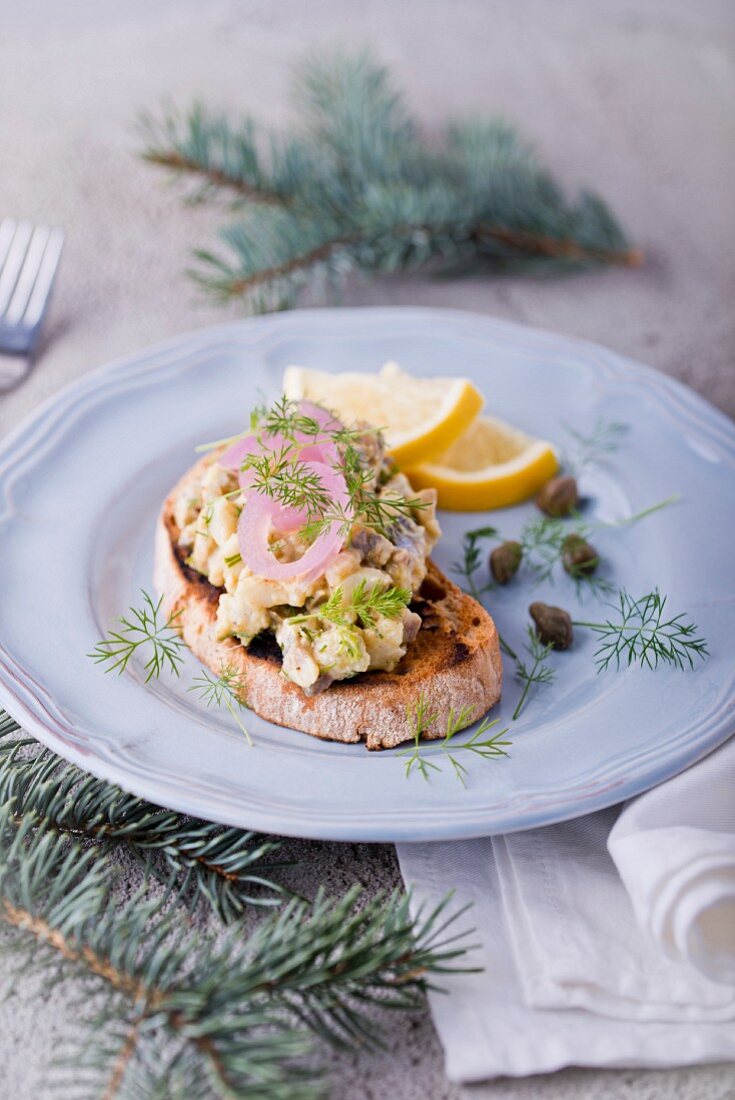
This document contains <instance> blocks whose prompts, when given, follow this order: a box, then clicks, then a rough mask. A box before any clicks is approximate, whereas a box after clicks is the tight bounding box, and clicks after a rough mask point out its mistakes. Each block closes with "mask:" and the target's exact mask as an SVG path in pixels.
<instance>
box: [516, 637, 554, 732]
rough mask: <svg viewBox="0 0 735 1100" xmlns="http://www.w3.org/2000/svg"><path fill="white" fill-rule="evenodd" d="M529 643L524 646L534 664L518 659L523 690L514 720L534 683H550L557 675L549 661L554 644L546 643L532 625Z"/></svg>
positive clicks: (517, 672)
mask: <svg viewBox="0 0 735 1100" xmlns="http://www.w3.org/2000/svg"><path fill="white" fill-rule="evenodd" d="M528 638H529V641H528V644H527V645H526V646H525V647H524V648H525V649H526V652H527V653H528V654H529V656H530V658H531V661H532V664H531V665H530V666H529V665H527V664H526V662H525V661H522V660H521V659H520V657H518V658H517V659H516V679H517V680H520V681H521V683H522V684H523V691H522V692H521V697H520V699H519V700H518V704H517V706H516V709H515V710H514V711H513V721H514V722H515V720H516V719H517V718H518V717H519V716H520V713H521V711H522V710H523V707H524V706H525V703H526V700H527V698H528V693H529V691H530V690H531V687H532V686H533V685H534V684H550V683H551V681H552V680H553V679H554V677H555V675H556V671H555V669H553V668H552V667H551V665H549V664H548V663H547V658H548V656H549V654H550V653H551V651H552V649H553V648H554V647H553V646H552V645H544V644H543V643H542V642H541V641H539V638H538V637H537V635H536V632H535V631H534V630H533V628H532V627H530V626H529V627H528Z"/></svg>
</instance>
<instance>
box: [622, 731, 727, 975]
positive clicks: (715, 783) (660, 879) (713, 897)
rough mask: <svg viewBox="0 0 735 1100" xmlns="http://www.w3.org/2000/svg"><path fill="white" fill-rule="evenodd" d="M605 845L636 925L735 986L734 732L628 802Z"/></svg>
mask: <svg viewBox="0 0 735 1100" xmlns="http://www.w3.org/2000/svg"><path fill="white" fill-rule="evenodd" d="M608 849H609V851H610V855H611V856H612V858H613V860H614V861H615V865H616V866H617V869H618V872H619V874H620V877H621V879H622V880H623V884H624V885H625V888H626V890H627V891H628V894H629V895H630V899H631V901H632V903H633V909H634V911H635V916H636V920H637V921H638V924H639V925H640V927H641V928H642V929H643V930H644V931H645V932H646V933H647V934H648V935H649V936H650V937H652V938H653V939H654V940H656V941H657V942H658V943H659V944H660V945H661V947H662V948H663V950H664V951H665V952H666V953H667V955H669V956H670V957H671V958H673V959H678V960H680V961H684V962H688V963H691V964H692V965H693V966H695V967H697V969H698V970H700V971H701V972H702V973H703V974H706V975H707V977H709V978H712V979H713V980H714V981H719V982H728V983H730V984H731V985H735V738H733V739H732V740H731V741H729V742H728V743H727V744H726V745H723V746H722V748H721V749H718V750H717V752H713V753H712V754H711V755H710V756H708V757H706V758H705V759H704V760H702V761H700V763H699V764H697V765H696V767H694V768H690V769H689V770H688V771H685V772H682V774H681V775H678V776H676V777H675V778H674V779H671V780H669V782H668V783H662V784H661V786H660V787H656V788H654V790H652V791H649V792H648V793H647V794H645V795H643V796H642V797H641V798H637V799H635V800H634V801H632V802H630V803H629V804H628V805H627V806H626V807H625V808H624V809H623V812H622V813H621V815H620V817H619V819H618V821H617V824H616V825H615V826H614V828H613V829H612V832H611V833H610V838H609V840H608Z"/></svg>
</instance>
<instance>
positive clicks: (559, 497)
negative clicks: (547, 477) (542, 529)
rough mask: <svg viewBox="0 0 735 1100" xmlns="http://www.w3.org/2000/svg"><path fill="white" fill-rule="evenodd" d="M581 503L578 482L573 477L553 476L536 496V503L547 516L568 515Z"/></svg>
mask: <svg viewBox="0 0 735 1100" xmlns="http://www.w3.org/2000/svg"><path fill="white" fill-rule="evenodd" d="M578 503H579V492H578V490H577V482H576V481H575V479H574V478H573V477H569V476H568V475H562V476H560V477H552V479H551V481H547V482H546V484H545V485H544V487H543V489H542V490H541V492H540V493H539V495H538V496H537V497H536V504H537V505H538V507H539V508H540V509H541V511H542V512H546V515H547V516H554V517H557V518H558V517H559V516H568V515H569V514H570V513H571V512H573V511H574V509H575V508H576V507H577V504H578Z"/></svg>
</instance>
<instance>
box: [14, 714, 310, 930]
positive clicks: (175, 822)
mask: <svg viewBox="0 0 735 1100" xmlns="http://www.w3.org/2000/svg"><path fill="white" fill-rule="evenodd" d="M19 732H20V731H19V728H18V726H17V724H16V723H15V722H14V721H13V720H12V719H11V718H10V717H9V716H8V715H5V714H4V713H3V712H0V804H3V803H6V802H9V801H12V803H13V814H12V819H13V820H14V821H15V822H16V823H17V824H18V825H20V824H21V823H22V822H23V821H24V820H25V819H26V818H29V819H31V820H33V821H34V822H37V823H38V824H43V825H45V827H46V828H48V829H49V830H51V831H54V832H56V833H58V834H59V835H61V836H64V837H67V838H72V839H80V840H86V841H93V842H95V843H96V844H97V845H98V846H102V847H103V848H107V849H112V848H115V847H119V848H125V849H126V850H127V851H128V852H130V854H131V855H133V856H134V857H135V858H136V859H138V860H139V861H140V862H141V863H144V864H145V865H146V866H148V867H150V869H151V870H152V871H153V872H154V873H156V874H157V876H158V877H159V878H161V879H162V880H164V881H167V882H170V883H171V884H172V885H174V884H175V885H176V887H177V888H178V889H179V890H181V891H183V892H184V894H185V895H186V896H187V897H189V898H190V899H191V901H192V902H193V901H194V900H195V899H196V898H203V899H204V900H205V901H206V902H207V903H208V904H209V905H210V906H211V908H212V909H213V910H214V911H215V912H216V913H217V915H218V916H219V917H220V918H221V919H222V920H223V921H225V922H228V923H229V922H231V921H234V920H236V919H237V918H239V917H240V916H241V915H242V913H243V912H244V910H245V909H246V908H247V906H249V905H254V906H273V905H278V904H280V903H281V902H282V901H283V900H284V898H285V897H287V896H288V894H289V891H288V890H287V889H286V887H285V886H283V885H282V884H281V883H279V882H277V881H274V880H273V879H271V878H269V877H268V876H269V874H270V873H271V872H273V871H275V870H281V869H285V868H288V867H289V866H291V863H290V862H289V861H285V860H278V859H274V858H273V857H274V855H275V853H276V852H277V851H278V850H279V848H280V842H279V841H277V840H272V839H270V838H267V837H262V836H259V835H258V834H256V833H252V832H244V831H242V830H240V829H234V828H223V827H221V826H219V825H214V824H212V823H211V822H205V821H196V820H192V819H189V818H187V817H185V816H184V815H182V814H178V813H175V812H173V811H171V810H162V809H160V808H159V807H157V806H154V805H153V804H152V803H150V802H146V801H144V800H143V799H140V798H136V797H135V796H134V795H129V794H126V793H125V792H124V791H122V790H120V788H119V787H116V786H113V785H111V784H108V783H105V782H103V781H102V780H100V779H95V778H94V777H93V776H89V775H85V774H84V773H82V772H80V771H79V770H78V769H77V768H75V767H74V766H73V765H72V764H67V763H66V762H65V761H63V760H61V759H60V758H59V757H58V756H56V755H55V754H54V753H52V752H50V751H49V750H48V749H43V748H40V746H39V745H38V744H37V742H35V741H34V740H33V739H31V738H24V737H22V736H16V735H17V734H18V733H19Z"/></svg>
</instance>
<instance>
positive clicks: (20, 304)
mask: <svg viewBox="0 0 735 1100" xmlns="http://www.w3.org/2000/svg"><path fill="white" fill-rule="evenodd" d="M50 235H51V230H50V229H49V228H48V226H46V225H37V226H36V228H35V229H34V230H33V236H32V237H31V240H30V244H29V245H28V251H27V252H26V255H25V259H24V261H23V267H22V268H21V270H20V274H19V275H18V281H17V283H16V284H15V290H14V291H13V296H12V298H11V299H10V303H9V304H8V308H7V310H6V311H5V323H6V324H8V325H17V324H18V323H19V322H20V321H21V319H22V317H23V313H24V312H25V308H26V306H27V305H28V299H29V298H30V296H31V291H32V290H33V286H34V283H35V282H36V278H37V276H38V273H39V270H40V268H41V261H42V260H43V254H44V250H45V248H46V244H47V242H48V239H49V237H50Z"/></svg>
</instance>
